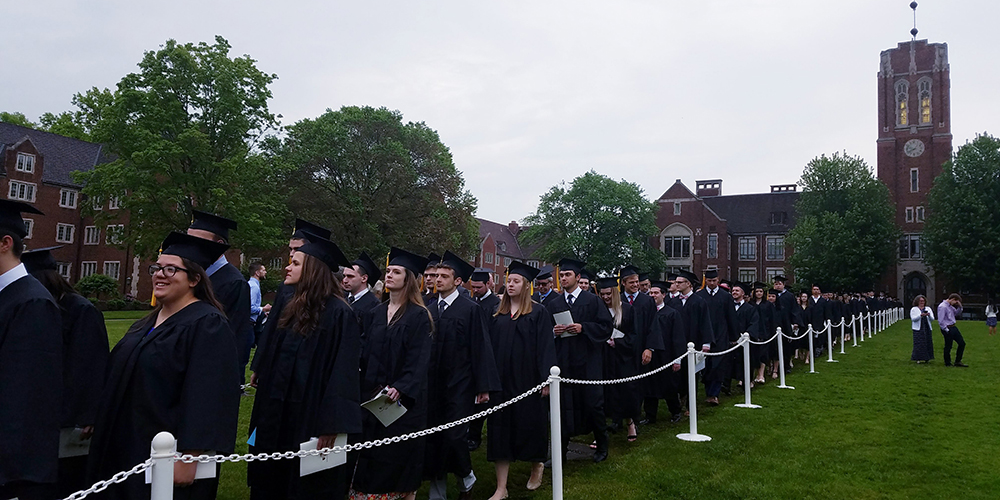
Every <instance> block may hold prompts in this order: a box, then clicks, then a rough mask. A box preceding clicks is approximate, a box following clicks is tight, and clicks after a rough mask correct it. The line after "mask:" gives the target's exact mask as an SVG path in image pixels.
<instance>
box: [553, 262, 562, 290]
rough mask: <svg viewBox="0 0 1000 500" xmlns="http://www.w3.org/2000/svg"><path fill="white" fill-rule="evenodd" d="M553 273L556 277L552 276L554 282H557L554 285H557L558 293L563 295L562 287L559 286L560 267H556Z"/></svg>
mask: <svg viewBox="0 0 1000 500" xmlns="http://www.w3.org/2000/svg"><path fill="white" fill-rule="evenodd" d="M552 272H553V273H554V275H553V276H552V280H553V281H555V283H553V285H555V287H556V291H557V292H559V293H562V287H561V286H560V284H559V266H555V268H553V270H552Z"/></svg>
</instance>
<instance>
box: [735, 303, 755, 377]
mask: <svg viewBox="0 0 1000 500" xmlns="http://www.w3.org/2000/svg"><path fill="white" fill-rule="evenodd" d="M733 309H735V316H736V331H737V332H740V335H743V333H749V334H750V338H751V339H752V340H757V339H758V338H759V337H760V313H759V312H758V310H757V306H755V305H753V304H751V303H750V302H747V301H745V300H744V301H743V305H741V306H740V307H739V309H736V303H735V302H733ZM737 340H739V337H737ZM750 347H751V349H750V350H751V352H750V370H751V373H750V378H751V379H752V378H753V377H754V374H753V373H752V372H753V370H756V369H757V366H758V361H757V359H758V358H759V354H758V356H757V357H754V353H753V349H752V348H753V347H756V346H754V345H751V346H750ZM730 358H731V359H732V360H733V364H732V371H731V373H730V375H731V376H732V378H734V379H736V380H743V349H737V350H736V351H735V352H733V353H732V354H731V355H730Z"/></svg>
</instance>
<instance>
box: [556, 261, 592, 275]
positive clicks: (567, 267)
mask: <svg viewBox="0 0 1000 500" xmlns="http://www.w3.org/2000/svg"><path fill="white" fill-rule="evenodd" d="M556 265H558V266H559V270H560V271H573V272H574V273H577V274H580V273H581V272H583V268H584V267H587V263H586V262H580V261H578V260H573V259H567V258H565V257H564V258H562V259H559V263H558V264H556Z"/></svg>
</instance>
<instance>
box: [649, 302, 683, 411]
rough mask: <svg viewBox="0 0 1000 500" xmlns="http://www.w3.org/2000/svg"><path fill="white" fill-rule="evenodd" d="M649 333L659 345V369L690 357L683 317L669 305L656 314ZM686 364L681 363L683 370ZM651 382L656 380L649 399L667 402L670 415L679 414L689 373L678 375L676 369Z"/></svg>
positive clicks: (660, 374)
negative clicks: (686, 355)
mask: <svg viewBox="0 0 1000 500" xmlns="http://www.w3.org/2000/svg"><path fill="white" fill-rule="evenodd" d="M650 331H651V333H650V337H651V338H652V339H654V341H655V342H657V343H658V345H659V347H658V348H657V350H656V351H654V352H653V358H654V359H655V360H656V363H657V366H663V365H664V364H666V363H669V362H671V361H673V360H675V359H677V357H678V356H681V355H683V354H686V353H687V343H688V339H687V332H686V331H685V328H684V319H683V314H682V313H681V312H680V311H678V310H676V309H674V308H673V307H670V306H669V305H664V306H663V307H662V308H660V309H659V310H658V311H656V315H655V316H654V317H653V323H652V324H651V325H650ZM684 361H685V360H684V359H682V360H681V363H682V364H681V366H682V367H686V366H687V365H686V364H685V363H684ZM649 378H653V379H656V383H655V384H650V385H649V386H648V387H647V390H648V392H647V395H648V396H649V397H651V398H656V399H661V398H663V399H666V400H667V405H668V407H669V406H673V407H674V408H670V410H671V412H674V411H680V410H679V408H680V400H679V399H678V394H680V393H683V392H684V390H685V389H686V386H684V385H683V384H684V381H686V380H687V372H686V371H684V369H683V368H682V369H681V370H679V371H676V372H675V371H674V369H673V368H667V369H666V370H663V371H661V372H660V373H659V374H657V375H653V376H651V377H649Z"/></svg>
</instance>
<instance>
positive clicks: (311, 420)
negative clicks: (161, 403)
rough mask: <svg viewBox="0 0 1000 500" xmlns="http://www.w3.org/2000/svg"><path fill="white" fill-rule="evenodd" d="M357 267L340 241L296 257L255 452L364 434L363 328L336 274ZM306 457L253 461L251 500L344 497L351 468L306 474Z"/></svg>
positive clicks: (264, 361) (267, 358) (310, 247)
mask: <svg viewBox="0 0 1000 500" xmlns="http://www.w3.org/2000/svg"><path fill="white" fill-rule="evenodd" d="M349 265H351V262H350V261H349V260H347V258H346V257H344V254H343V253H342V252H341V251H340V248H339V247H337V245H336V244H335V243H333V242H332V241H330V240H327V239H323V238H319V237H311V238H310V240H309V242H308V243H306V244H304V245H302V246H301V247H299V248H298V249H296V250H295V251H294V252H293V253H292V260H291V262H290V263H289V264H288V267H286V268H285V282H284V284H285V285H287V286H289V287H294V290H295V291H294V293H293V294H292V296H291V298H290V299H289V300H288V302H287V303H286V304H285V306H284V308H283V309H282V311H281V315H280V316H279V317H278V318H276V319H275V320H274V321H276V328H275V329H274V330H272V333H271V334H270V335H269V336H268V337H267V340H266V341H267V345H265V346H262V348H263V353H264V354H263V357H262V358H261V359H260V364H259V365H258V369H259V371H258V375H259V377H258V379H257V394H256V396H255V397H254V405H253V415H252V416H251V417H250V435H251V436H253V438H252V439H251V441H253V442H252V443H251V451H250V452H251V453H262V452H265V453H273V452H285V451H297V450H299V448H300V445H301V444H302V443H305V442H308V441H310V440H312V439H313V438H316V439H317V442H316V447H317V448H318V449H323V448H330V447H333V446H334V443H335V442H336V440H337V437H339V436H347V435H348V434H360V433H361V411H362V410H361V407H360V406H359V404H358V398H359V396H360V391H359V382H358V379H359V378H358V358H360V357H361V327H360V326H359V325H358V321H357V317H356V316H355V315H354V311H352V310H351V306H349V305H347V301H346V300H344V291H343V289H342V288H341V286H340V280H337V279H336V278H335V277H334V274H333V273H334V271H337V270H338V269H339V268H340V266H349ZM299 469H300V463H299V460H297V459H295V460H266V461H257V462H250V463H248V464H247V480H248V483H249V485H250V498H251V500H256V499H261V500H270V499H274V498H289V499H292V498H298V499H307V498H323V499H327V500H335V499H342V498H344V496H345V495H346V494H347V486H348V484H347V481H348V478H349V476H348V474H349V470H348V467H346V466H344V467H334V468H332V469H327V470H323V471H319V472H315V473H313V474H308V475H305V476H300V475H299Z"/></svg>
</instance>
